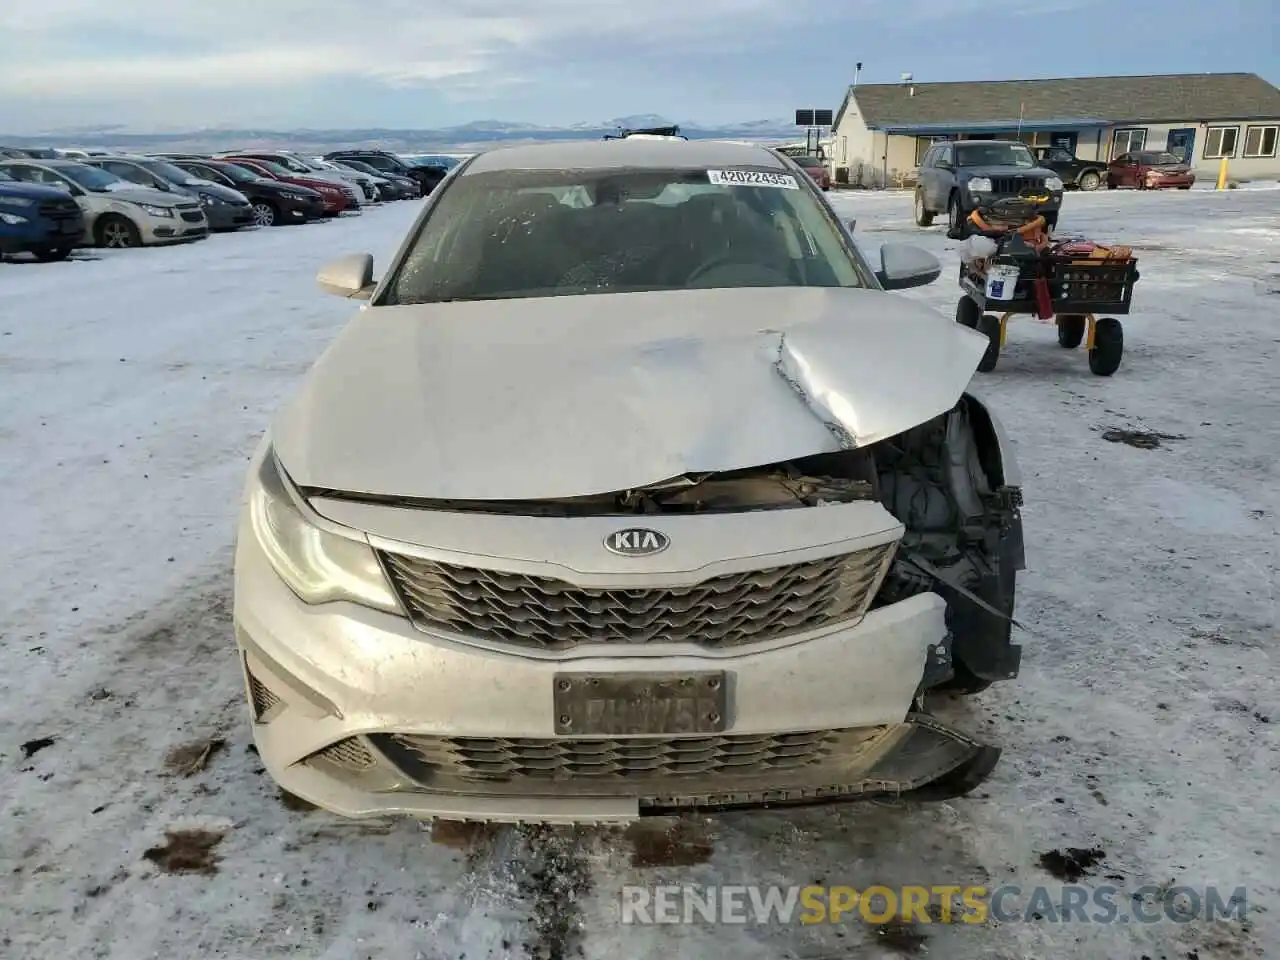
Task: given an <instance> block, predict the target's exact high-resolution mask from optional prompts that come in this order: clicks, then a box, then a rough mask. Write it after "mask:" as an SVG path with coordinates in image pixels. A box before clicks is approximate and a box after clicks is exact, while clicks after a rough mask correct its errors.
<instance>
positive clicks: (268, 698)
mask: <svg viewBox="0 0 1280 960" xmlns="http://www.w3.org/2000/svg"><path fill="white" fill-rule="evenodd" d="M249 698H250V699H251V700H252V701H253V713H254V717H255V718H256V719H261V718H262V717H263V716H264V715H265V714H266V713H267V711H269V710H270V709H271V708H272V707H274V706H276V705H277V704H278V703H281V702H282V701H281V700H280V698H279V697H278V696H276V694H275V692H274V691H273V690H272V689H271V688H270V687H268V686H267V685H266V684H265V683H263V682H262V681H261V680H259V679H258V678H257V677H255V676H254V675H253V674H252V673H250V674H249Z"/></svg>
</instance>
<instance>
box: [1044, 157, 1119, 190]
mask: <svg viewBox="0 0 1280 960" xmlns="http://www.w3.org/2000/svg"><path fill="white" fill-rule="evenodd" d="M1034 152H1035V155H1036V160H1037V161H1038V162H1039V163H1040V166H1042V167H1044V168H1045V169H1047V170H1052V171H1053V172H1054V173H1056V174H1057V175H1058V176H1059V177H1060V178H1061V179H1062V182H1063V183H1065V184H1066V185H1067V186H1068V187H1076V188H1077V189H1080V190H1097V189H1098V188H1099V187H1101V186H1102V185H1103V184H1105V183H1106V182H1107V165H1106V164H1105V163H1103V162H1101V161H1100V160H1081V159H1080V158H1079V157H1077V156H1076V155H1075V154H1073V153H1072V152H1071V151H1070V150H1068V149H1066V148H1065V147H1036V148H1035V151H1034Z"/></svg>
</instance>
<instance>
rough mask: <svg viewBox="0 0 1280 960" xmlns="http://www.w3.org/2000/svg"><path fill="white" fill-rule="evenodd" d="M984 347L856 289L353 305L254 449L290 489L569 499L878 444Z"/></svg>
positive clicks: (941, 405)
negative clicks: (264, 449)
mask: <svg viewBox="0 0 1280 960" xmlns="http://www.w3.org/2000/svg"><path fill="white" fill-rule="evenodd" d="M986 344H987V341H986V338H985V337H983V336H981V335H980V334H978V333H976V332H974V331H972V330H969V329H968V328H965V327H962V326H960V325H959V324H957V323H955V322H953V321H952V320H951V319H950V318H948V317H945V316H943V315H941V314H939V313H938V312H936V311H934V310H932V309H930V308H929V307H926V306H924V305H922V304H919V303H916V302H913V301H911V300H909V299H907V298H905V297H901V296H897V295H894V294H888V293H884V292H881V291H874V290H847V289H830V288H812V287H810V288H802V287H786V288H748V289H730V290H681V291H667V292H657V293H633V294H610V295H600V296H596V295H592V296H565V297H549V298H545V299H536V300H528V299H524V300H491V301H477V302H461V303H447V304H425V305H420V306H402V307H370V308H369V309H367V310H364V311H362V312H361V313H360V314H359V315H358V316H357V317H356V318H355V319H354V320H353V321H352V322H351V323H350V324H349V325H348V326H347V327H346V328H345V329H344V330H343V331H342V332H341V334H339V336H338V338H337V339H336V340H335V341H334V342H333V344H332V345H331V346H330V347H329V349H328V350H327V351H326V352H325V353H324V355H323V356H322V357H321V358H320V360H319V361H318V362H317V363H316V365H315V367H314V368H313V369H312V370H311V372H310V373H309V375H308V376H307V378H306V380H305V382H304V385H303V387H302V389H301V391H300V392H299V394H298V395H297V396H296V397H295V398H294V400H293V401H292V403H290V404H289V405H288V406H287V407H286V408H285V409H284V410H283V411H282V412H281V414H280V415H279V417H278V418H277V420H276V422H275V424H274V425H273V427H272V439H273V442H274V444H275V447H276V451H277V454H278V455H279V457H280V460H281V462H282V463H283V465H284V467H285V469H286V471H288V473H289V474H290V476H291V477H292V478H293V480H294V482H296V483H298V484H300V485H302V486H307V487H324V488H329V489H335V490H342V491H347V492H351V493H371V494H381V495H387V496H401V497H420V498H432V499H435V498H439V499H463V500H525V499H549V498H557V497H570V496H585V495H588V494H596V493H606V492H610V491H614V490H625V489H630V488H635V487H640V486H645V485H647V484H651V483H656V482H658V481H661V480H667V479H670V478H672V477H676V476H679V475H680V474H683V473H686V472H695V473H696V472H704V471H716V470H730V469H738V468H744V467H753V466H761V465H764V464H768V463H774V462H778V461H782V460H788V459H792V458H798V457H803V456H808V455H810V454H816V453H824V452H834V451H837V450H840V449H842V448H848V447H850V446H852V445H858V446H863V445H866V444H869V443H874V442H875V441H877V440H881V439H884V438H885V437H889V436H893V435H894V434H896V433H900V432H901V431H903V430H905V429H907V428H909V427H912V426H914V425H916V424H918V423H920V422H922V421H924V420H927V419H929V418H931V417H933V416H935V415H937V414H939V413H941V412H943V411H945V410H947V409H949V408H950V407H951V406H952V405H953V404H954V403H955V402H956V400H957V399H958V398H959V396H960V395H961V393H962V392H963V391H964V389H965V386H966V385H967V384H968V382H969V379H970V377H971V376H972V374H973V372H974V369H975V368H976V366H977V363H978V360H979V358H980V357H981V356H982V353H983V351H984V350H985V348H986Z"/></svg>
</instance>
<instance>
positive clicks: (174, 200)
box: [94, 184, 192, 207]
mask: <svg viewBox="0 0 1280 960" xmlns="http://www.w3.org/2000/svg"><path fill="white" fill-rule="evenodd" d="M94 196H96V197H109V198H110V199H112V200H124V201H126V202H127V203H149V204H152V205H153V206H157V207H173V206H177V205H178V204H179V203H191V202H192V198H191V197H190V196H189V195H188V194H186V193H166V192H165V191H163V190H152V189H151V188H150V187H142V186H135V185H133V184H130V185H129V186H127V187H112V188H111V189H109V190H104V191H102V192H101V193H95V194H94Z"/></svg>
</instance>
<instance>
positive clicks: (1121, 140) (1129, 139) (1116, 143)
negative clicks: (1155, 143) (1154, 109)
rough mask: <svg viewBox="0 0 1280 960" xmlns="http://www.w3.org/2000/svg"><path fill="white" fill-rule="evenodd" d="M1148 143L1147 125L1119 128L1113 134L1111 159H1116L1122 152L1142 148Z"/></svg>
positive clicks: (1130, 151)
mask: <svg viewBox="0 0 1280 960" xmlns="http://www.w3.org/2000/svg"><path fill="white" fill-rule="evenodd" d="M1146 145H1147V130H1146V128H1145V127H1130V128H1128V129H1123V130H1117V131H1116V132H1115V133H1114V134H1112V135H1111V159H1112V160H1114V159H1115V158H1116V157H1118V156H1120V155H1122V154H1125V153H1133V152H1134V151H1136V150H1141V149H1142V148H1143V147H1145V146H1146Z"/></svg>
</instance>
